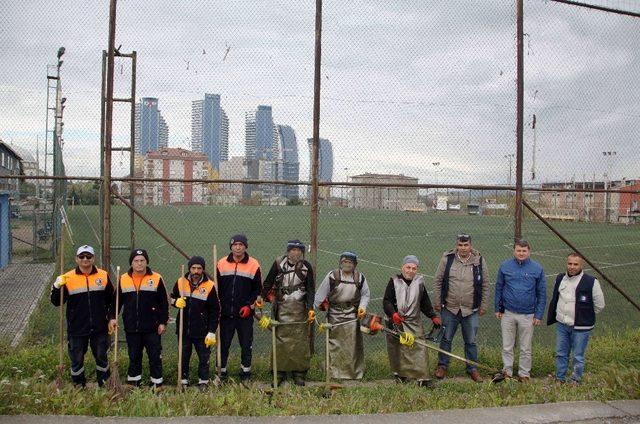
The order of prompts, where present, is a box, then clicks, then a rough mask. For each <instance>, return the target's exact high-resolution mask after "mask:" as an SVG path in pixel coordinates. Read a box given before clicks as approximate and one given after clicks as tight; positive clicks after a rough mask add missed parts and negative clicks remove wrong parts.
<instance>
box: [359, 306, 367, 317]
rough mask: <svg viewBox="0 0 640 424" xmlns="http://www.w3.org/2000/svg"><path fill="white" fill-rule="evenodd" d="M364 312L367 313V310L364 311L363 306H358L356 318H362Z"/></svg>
mask: <svg viewBox="0 0 640 424" xmlns="http://www.w3.org/2000/svg"><path fill="white" fill-rule="evenodd" d="M366 314H367V311H365V310H364V308H358V319H362V318H364V316H365V315H366Z"/></svg>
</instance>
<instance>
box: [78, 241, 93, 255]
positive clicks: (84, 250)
mask: <svg viewBox="0 0 640 424" xmlns="http://www.w3.org/2000/svg"><path fill="white" fill-rule="evenodd" d="M81 253H91V254H92V255H93V256H95V255H96V252H95V251H94V250H93V247H91V246H89V245H88V244H85V245H84V246H80V247H78V250H77V251H76V256H80V254H81Z"/></svg>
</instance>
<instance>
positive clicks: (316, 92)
mask: <svg viewBox="0 0 640 424" xmlns="http://www.w3.org/2000/svg"><path fill="white" fill-rule="evenodd" d="M315 34H316V37H315V52H314V74H313V142H312V144H311V223H310V224H311V229H310V235H309V238H310V240H309V250H311V265H312V268H313V277H314V281H318V279H317V276H318V195H319V193H318V188H319V186H318V172H319V169H318V167H319V164H318V162H319V153H320V82H321V81H322V79H321V75H320V73H321V70H322V0H316V31H315ZM329 190H331V189H329ZM314 339H315V334H314V331H313V327H311V330H310V331H309V351H310V352H311V353H312V354H313V353H314V352H315V346H314Z"/></svg>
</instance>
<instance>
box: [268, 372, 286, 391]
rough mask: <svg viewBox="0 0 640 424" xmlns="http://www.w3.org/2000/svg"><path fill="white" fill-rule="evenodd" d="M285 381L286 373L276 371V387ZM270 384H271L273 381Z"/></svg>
mask: <svg viewBox="0 0 640 424" xmlns="http://www.w3.org/2000/svg"><path fill="white" fill-rule="evenodd" d="M285 381H287V373H286V372H283V371H278V387H280V386H282V385H283V384H284V382H285ZM271 385H272V386H273V383H271Z"/></svg>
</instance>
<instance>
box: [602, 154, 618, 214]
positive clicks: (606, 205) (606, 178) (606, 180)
mask: <svg viewBox="0 0 640 424" xmlns="http://www.w3.org/2000/svg"><path fill="white" fill-rule="evenodd" d="M617 154H618V152H616V151H614V150H607V151H604V152H602V156H604V157H605V159H606V161H607V172H606V173H605V174H604V189H605V190H609V189H610V188H611V172H612V170H613V169H612V168H613V157H614V156H616V155H617ZM610 198H611V196H609V191H606V192H605V193H604V220H605V222H609V201H610Z"/></svg>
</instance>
